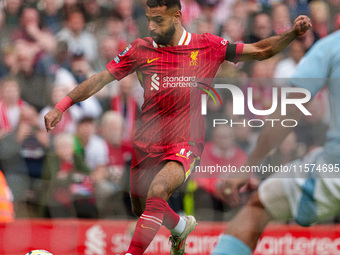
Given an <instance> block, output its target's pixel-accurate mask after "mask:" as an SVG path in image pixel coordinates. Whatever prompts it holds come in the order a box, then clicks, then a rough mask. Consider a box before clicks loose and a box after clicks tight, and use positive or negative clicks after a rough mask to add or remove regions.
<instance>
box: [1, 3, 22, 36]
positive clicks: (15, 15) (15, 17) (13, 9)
mask: <svg viewBox="0 0 340 255" xmlns="http://www.w3.org/2000/svg"><path fill="white" fill-rule="evenodd" d="M21 9H22V0H4V10H3V12H4V14H5V25H6V29H7V31H8V32H9V33H10V32H11V31H13V29H16V28H17V27H18V26H19V24H20V16H21Z"/></svg>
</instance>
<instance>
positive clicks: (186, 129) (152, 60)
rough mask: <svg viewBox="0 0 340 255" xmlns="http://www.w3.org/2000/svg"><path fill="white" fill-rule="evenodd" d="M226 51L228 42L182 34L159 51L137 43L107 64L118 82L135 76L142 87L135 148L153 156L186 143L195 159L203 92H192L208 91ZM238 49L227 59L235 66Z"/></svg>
mask: <svg viewBox="0 0 340 255" xmlns="http://www.w3.org/2000/svg"><path fill="white" fill-rule="evenodd" d="M227 47H228V41H226V40H224V39H223V38H221V37H218V36H215V35H212V34H208V33H206V34H203V35H198V34H190V33H188V32H187V31H185V30H184V31H183V35H182V37H181V40H180V42H179V45H178V46H172V47H162V46H161V45H158V44H156V43H155V42H154V41H153V40H152V38H150V37H146V38H144V39H137V40H135V41H134V42H132V43H131V44H130V45H129V46H128V47H127V48H126V49H125V50H124V51H123V52H122V53H120V54H119V55H118V56H117V57H116V58H114V59H113V60H112V61H111V62H110V63H109V64H107V66H106V67H107V69H108V70H109V72H110V73H111V74H112V75H113V76H115V78H116V79H118V80H120V79H122V78H123V77H125V76H126V75H128V74H130V73H132V72H134V71H137V74H138V77H139V80H140V83H141V85H142V86H143V88H144V103H143V106H142V113H141V117H140V122H141V123H140V125H139V127H138V129H137V130H136V133H135V136H134V146H135V147H137V148H138V149H140V150H142V151H145V152H153V153H157V152H164V151H165V150H167V149H169V148H173V147H177V145H178V144H181V143H183V142H184V143H187V142H189V143H190V144H191V145H195V146H192V147H193V151H192V152H193V153H195V154H196V155H198V156H199V155H201V153H202V150H203V143H204V133H205V128H204V116H202V115H201V94H202V93H205V92H204V91H202V90H200V89H197V87H202V88H205V89H208V88H207V87H206V85H211V82H212V80H213V78H214V76H215V74H216V72H217V70H218V67H219V66H220V64H221V63H222V62H223V61H224V60H225V59H226V52H227ZM233 47H235V45H233ZM242 48H243V45H237V47H235V50H234V51H233V52H232V53H231V55H232V56H231V57H230V56H229V58H228V59H231V60H233V61H234V62H236V61H237V59H238V58H239V56H240V54H241V53H242ZM201 82H202V83H204V84H206V85H202V84H201Z"/></svg>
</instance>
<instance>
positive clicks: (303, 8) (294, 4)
mask: <svg viewBox="0 0 340 255" xmlns="http://www.w3.org/2000/svg"><path fill="white" fill-rule="evenodd" d="M284 2H285V3H286V4H287V5H288V7H289V10H290V13H291V16H292V19H296V18H297V17H298V16H299V15H308V13H309V12H308V5H309V3H310V2H311V1H305V0H285V1H284Z"/></svg>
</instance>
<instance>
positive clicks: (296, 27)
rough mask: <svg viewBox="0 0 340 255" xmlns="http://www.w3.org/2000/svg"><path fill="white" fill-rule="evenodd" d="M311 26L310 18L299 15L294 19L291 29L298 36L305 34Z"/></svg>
mask: <svg viewBox="0 0 340 255" xmlns="http://www.w3.org/2000/svg"><path fill="white" fill-rule="evenodd" d="M311 27H312V22H311V20H310V19H309V18H308V17H307V16H305V15H300V16H299V17H297V18H296V19H295V20H294V24H293V28H292V30H293V31H294V33H295V34H296V35H297V36H300V35H303V34H305V33H306V32H307V31H308V30H309V29H310V28H311Z"/></svg>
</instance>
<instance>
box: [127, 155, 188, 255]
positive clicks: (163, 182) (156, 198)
mask: <svg viewBox="0 0 340 255" xmlns="http://www.w3.org/2000/svg"><path fill="white" fill-rule="evenodd" d="M184 179H185V177H184V171H183V167H182V165H181V164H180V163H178V162H176V161H169V162H168V163H166V164H165V166H164V167H163V168H162V169H161V170H160V171H159V172H158V173H157V174H156V176H155V177H154V179H153V181H152V183H151V185H150V188H149V191H148V195H147V199H146V202H145V211H144V212H143V214H142V215H141V217H140V218H139V220H138V222H137V226H136V230H135V232H134V235H133V237H132V241H131V244H130V247H129V249H128V254H132V255H140V254H143V253H144V251H145V250H146V248H147V247H148V246H149V244H150V243H151V241H152V240H153V238H154V236H155V235H156V233H157V232H158V230H159V228H160V227H161V225H162V223H163V218H164V214H165V212H167V216H168V217H170V218H173V220H172V221H171V222H170V223H169V222H167V224H169V225H172V226H174V225H175V223H174V221H176V218H177V217H176V216H175V215H174V214H175V213H174V212H173V211H172V210H171V209H170V207H169V206H168V203H167V202H166V201H167V200H168V199H169V197H170V196H171V194H172V193H173V191H174V190H175V189H176V188H177V187H179V186H180V185H181V184H182V183H183V182H184ZM141 208H142V207H141ZM137 209H138V208H137V207H136V211H137ZM169 209H170V210H169ZM177 216H178V215H177ZM178 217H179V216H178ZM177 224H178V223H176V225H177ZM175 227H176V226H175Z"/></svg>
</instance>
